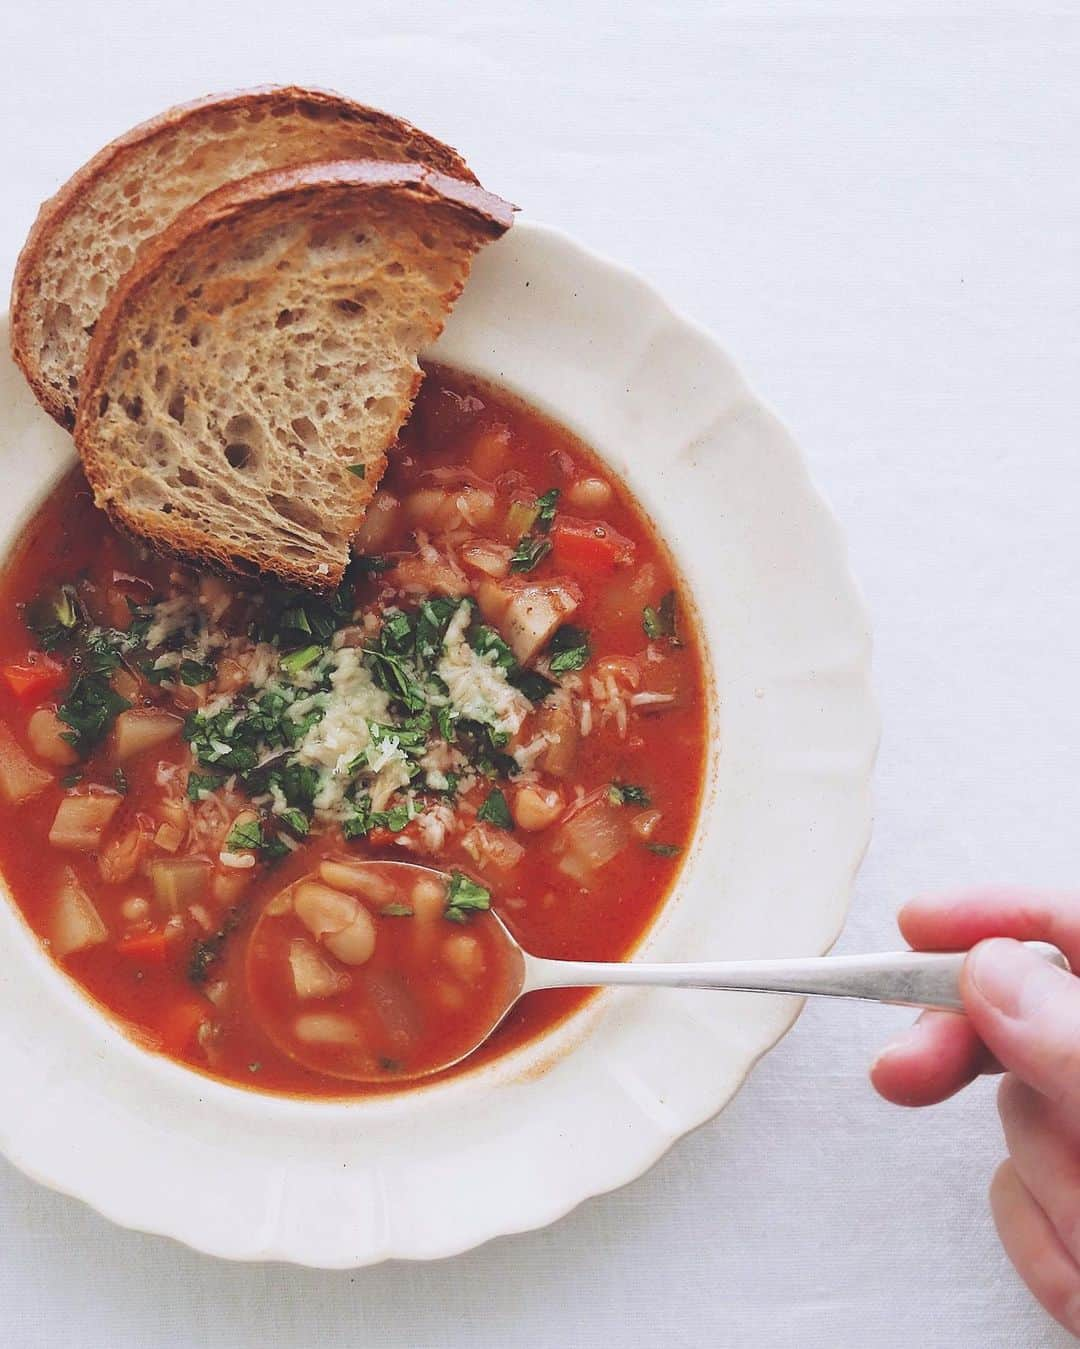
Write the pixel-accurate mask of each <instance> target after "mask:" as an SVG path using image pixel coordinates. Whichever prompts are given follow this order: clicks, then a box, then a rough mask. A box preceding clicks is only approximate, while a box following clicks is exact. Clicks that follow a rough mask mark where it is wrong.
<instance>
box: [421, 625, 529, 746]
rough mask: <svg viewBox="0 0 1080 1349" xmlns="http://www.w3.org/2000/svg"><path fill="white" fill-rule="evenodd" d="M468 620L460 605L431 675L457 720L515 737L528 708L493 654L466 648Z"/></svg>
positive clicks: (523, 696)
mask: <svg viewBox="0 0 1080 1349" xmlns="http://www.w3.org/2000/svg"><path fill="white" fill-rule="evenodd" d="M471 619H472V610H471V608H470V606H469V605H468V604H465V603H462V604H461V606H460V607H459V608H458V611H457V613H456V614H455V615H454V617H453V618H452V619H451V620H450V624H449V627H448V628H447V629H446V638H445V643H444V647H443V654H442V656H441V657H440V658H439V662H438V664H437V665H436V667H435V672H436V674H437V675H438V676H439V678H440V679H441V680H442V681H443V683H444V684H445V685H446V687H447V690H448V692H449V698H450V704H451V706H452V707H453V709H454V711H455V712H456V713H457V714H458V716H459V717H462V718H464V719H465V720H467V721H479V722H482V723H483V724H484V725H485V726H490V727H491V728H492V730H494V731H497V732H499V733H500V734H505V735H515V734H516V733H517V731H518V730H519V729H520V728H521V723H522V722H523V721H524V720H525V718H526V717H527V716H528V715H529V713H530V712H531V711H532V704H531V703H530V702H529V700H528V699H527V698H526V697H525V695H524V694H523V693H522V692H520V690H518V689H516V688H514V686H513V684H511V683H509V681H508V680H507V678H506V671H505V670H504V669H502V668H501V666H499V665H497V664H496V660H495V653H494V652H493V651H489V652H487V653H486V654H485V655H481V654H480V653H479V652H478V651H474V650H473V649H472V647H471V646H470V645H469V643H468V641H467V640H466V638H465V632H466V629H467V628H468V626H469V623H470V621H471Z"/></svg>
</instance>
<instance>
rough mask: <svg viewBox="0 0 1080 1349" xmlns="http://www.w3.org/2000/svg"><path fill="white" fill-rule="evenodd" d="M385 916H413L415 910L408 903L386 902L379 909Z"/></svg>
mask: <svg viewBox="0 0 1080 1349" xmlns="http://www.w3.org/2000/svg"><path fill="white" fill-rule="evenodd" d="M379 913H380V914H381V915H382V916H383V917H384V918H411V917H412V916H413V910H412V909H410V908H409V906H408V904H384V905H383V906H382V908H381V909H380V910H379Z"/></svg>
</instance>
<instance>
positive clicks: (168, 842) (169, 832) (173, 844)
mask: <svg viewBox="0 0 1080 1349" xmlns="http://www.w3.org/2000/svg"><path fill="white" fill-rule="evenodd" d="M184 833H185V831H184V830H183V829H177V827H176V825H175V824H169V823H167V822H166V823H165V824H159V825H158V829H157V833H156V834H155V835H154V843H155V844H156V845H157V846H158V847H159V848H160V849H161V850H162V852H176V851H177V849H178V848H179V847H180V844H181V843H183V841H184Z"/></svg>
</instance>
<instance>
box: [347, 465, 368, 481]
mask: <svg viewBox="0 0 1080 1349" xmlns="http://www.w3.org/2000/svg"><path fill="white" fill-rule="evenodd" d="M349 472H350V473H351V474H352V475H353V477H355V478H366V477H367V468H366V466H365V465H364V464H350V465H349Z"/></svg>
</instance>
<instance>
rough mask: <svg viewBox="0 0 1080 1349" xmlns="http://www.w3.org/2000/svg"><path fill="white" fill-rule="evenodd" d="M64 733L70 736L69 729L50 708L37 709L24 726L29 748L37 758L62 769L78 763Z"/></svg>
mask: <svg viewBox="0 0 1080 1349" xmlns="http://www.w3.org/2000/svg"><path fill="white" fill-rule="evenodd" d="M65 732H66V733H67V734H68V735H70V734H71V727H70V726H68V725H67V724H66V723H65V722H63V721H61V720H60V718H59V717H58V716H57V715H56V713H55V712H54V711H53V709H52V708H51V707H39V708H38V710H37V711H36V712H35V713H34V714H33V715H32V716H31V718H30V720H29V721H28V722H27V724H26V735H27V739H28V740H29V741H30V748H31V749H32V750H33V751H34V753H35V754H36V755H37V756H38V758H39V759H44V760H45V761H46V762H47V763H54V764H59V765H60V766H61V767H62V768H68V767H70V766H71V765H72V764H73V763H78V762H79V755H78V753H77V752H76V749H75V746H74V745H72V744H69V742H68V741H67V740H65V739H64V734H65Z"/></svg>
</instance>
